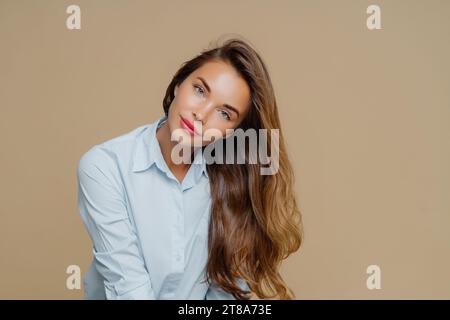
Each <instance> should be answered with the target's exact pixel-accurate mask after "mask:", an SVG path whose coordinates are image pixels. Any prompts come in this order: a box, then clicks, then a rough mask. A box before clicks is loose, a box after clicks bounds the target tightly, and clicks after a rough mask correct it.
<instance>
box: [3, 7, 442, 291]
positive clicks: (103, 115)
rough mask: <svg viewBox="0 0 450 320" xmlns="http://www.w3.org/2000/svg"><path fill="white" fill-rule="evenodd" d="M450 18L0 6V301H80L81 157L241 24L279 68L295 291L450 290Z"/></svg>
mask: <svg viewBox="0 0 450 320" xmlns="http://www.w3.org/2000/svg"><path fill="white" fill-rule="evenodd" d="M372 3H375V4H378V5H380V7H381V19H382V30H375V31H369V30H368V29H367V27H366V18H367V16H368V15H367V14H366V8H367V6H368V5H370V4H372ZM70 4H78V5H80V7H81V19H82V24H81V27H82V29H81V30H78V31H77V30H74V31H70V30H68V29H67V28H66V25H65V20H66V17H67V16H68V14H66V7H67V6H68V5H70ZM449 16H450V1H398V0H397V1H356V0H355V1H339V2H338V1H331V0H330V1H260V0H258V1H256V0H254V1H249V0H247V1H237V0H235V1H226V3H225V2H224V1H199V0H197V1H184V0H183V1H181V0H177V1H112V0H111V1H99V0H95V1H79V0H78V1H60V0H54V1H44V0H42V1H31V0H30V1H17V0H11V1H4V0H0V107H1V117H0V145H1V152H0V154H1V158H0V161H1V162H0V163H1V166H0V168H1V169H0V170H1V183H0V194H1V201H0V214H1V222H0V246H1V247H0V252H1V258H0V268H1V269H0V271H1V274H0V298H3V299H5V298H7V299H17V298H24V299H36V298H38V299H50V298H54V299H81V298H82V290H73V291H71V290H68V289H66V278H67V276H68V275H67V274H66V267H67V266H68V265H71V264H76V265H79V266H80V267H81V270H82V271H83V272H85V271H86V270H87V267H88V265H89V263H90V261H91V243H90V239H89V237H88V234H87V232H86V231H85V229H84V227H83V225H82V222H81V219H80V217H79V213H78V209H77V206H76V196H77V195H76V191H77V189H76V165H77V163H78V160H79V158H80V156H81V155H82V154H83V153H84V152H85V151H87V150H88V149H89V148H90V147H91V146H92V145H94V144H96V143H99V142H102V141H104V140H107V139H110V138H113V137H115V136H117V135H120V134H123V133H125V132H128V131H131V130H132V129H133V128H136V127H137V126H140V125H143V124H146V123H150V122H153V121H155V120H156V118H157V117H159V116H160V115H162V107H161V101H162V98H163V95H164V92H165V89H166V86H167V85H168V83H169V81H170V79H171V77H172V75H173V74H174V72H175V71H176V70H177V69H178V68H179V66H180V65H181V63H182V62H184V61H185V60H188V59H190V58H191V57H193V55H195V54H197V53H199V52H200V50H202V49H204V48H206V47H208V45H209V43H210V42H211V41H214V40H215V39H217V38H218V37H219V36H223V35H224V34H230V33H232V34H233V33H237V34H239V35H241V36H243V37H244V38H246V39H248V40H249V41H250V42H251V43H252V44H253V45H254V46H255V47H256V48H257V50H259V52H260V53H261V55H262V56H263V58H264V59H265V61H266V63H267V65H268V67H269V71H270V72H271V76H272V80H273V82H274V86H275V90H276V95H277V98H278V103H279V107H280V113H281V117H282V122H283V129H284V131H285V133H286V138H287V144H288V148H289V152H290V156H291V159H292V162H293V165H294V168H295V172H296V192H297V194H298V198H299V203H300V207H301V210H302V212H303V215H304V222H305V232H306V233H305V235H306V238H305V242H304V246H303V247H302V249H301V250H300V251H299V252H297V253H296V254H294V255H292V256H291V257H290V258H289V259H288V260H287V261H286V263H285V264H283V267H282V272H283V275H284V276H285V279H286V281H287V282H288V284H289V285H290V286H291V287H292V288H293V290H294V292H295V293H296V295H297V298H298V299H314V298H318V299H349V298H356V299H380V298H382V299H394V298H407V299H419V298H423V299H430V298H436V299H444V298H445V299H449V298H450V273H449V270H450V170H449V163H450V150H449V149H450V148H449V139H450V90H449V89H450V60H449V57H450V41H449V39H450V19H449ZM371 264H376V265H379V266H380V267H381V275H382V276H381V286H382V289H381V290H368V289H367V288H366V279H367V277H368V275H367V274H366V268H367V266H369V265H371Z"/></svg>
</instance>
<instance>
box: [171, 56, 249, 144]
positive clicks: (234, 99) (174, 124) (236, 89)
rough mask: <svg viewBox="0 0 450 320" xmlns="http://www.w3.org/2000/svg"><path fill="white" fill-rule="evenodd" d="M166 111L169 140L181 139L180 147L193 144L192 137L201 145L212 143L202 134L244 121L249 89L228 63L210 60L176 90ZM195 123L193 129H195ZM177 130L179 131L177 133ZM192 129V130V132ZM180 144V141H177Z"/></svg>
mask: <svg viewBox="0 0 450 320" xmlns="http://www.w3.org/2000/svg"><path fill="white" fill-rule="evenodd" d="M174 95H175V97H174V99H173V101H172V104H171V105H170V108H169V114H168V124H169V129H170V132H171V135H172V137H173V136H174V131H176V132H177V137H179V136H180V135H182V136H183V140H182V141H181V142H182V143H183V144H185V143H186V144H191V145H193V143H194V139H193V138H195V139H196V140H197V141H201V144H202V145H207V144H209V143H211V142H212V141H211V139H210V138H208V137H205V132H206V131H207V130H209V129H215V131H212V130H209V133H211V132H213V133H214V132H215V134H213V135H214V136H217V134H218V133H219V132H220V137H222V138H224V137H225V134H226V130H227V129H235V128H237V127H238V126H239V124H240V123H241V121H242V120H243V119H244V118H245V116H246V115H247V112H248V108H249V104H250V88H249V87H248V85H247V83H246V82H245V80H244V79H243V78H242V77H241V76H240V75H239V74H238V73H237V71H236V70H235V69H234V68H233V67H232V66H231V65H230V64H228V63H225V62H223V61H210V62H207V63H205V64H204V65H203V66H201V67H200V68H198V69H197V70H195V71H193V72H192V73H191V74H190V75H189V76H188V77H187V78H186V79H185V80H184V81H183V82H182V83H181V84H179V86H177V87H175V91H174ZM194 124H195V126H194ZM177 129H178V130H177ZM192 129H193V130H192ZM176 140H177V141H179V142H180V140H179V138H177V139H176Z"/></svg>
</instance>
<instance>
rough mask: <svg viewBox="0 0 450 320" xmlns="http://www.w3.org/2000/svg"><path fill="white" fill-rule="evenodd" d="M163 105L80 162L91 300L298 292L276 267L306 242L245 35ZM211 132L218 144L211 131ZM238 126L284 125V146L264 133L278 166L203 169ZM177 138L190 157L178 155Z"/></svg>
mask: <svg viewBox="0 0 450 320" xmlns="http://www.w3.org/2000/svg"><path fill="white" fill-rule="evenodd" d="M163 109H164V115H163V116H162V117H161V118H159V119H158V120H157V121H155V122H153V123H151V124H146V125H143V126H140V127H138V128H135V129H134V130H132V131H131V132H128V133H126V134H123V135H121V136H118V137H115V138H113V139H111V140H108V141H106V142H103V143H101V144H98V145H95V146H93V147H92V148H91V149H90V150H89V151H87V152H86V153H85V154H84V155H83V156H82V157H81V159H80V161H79V164H78V172H77V173H78V186H79V189H78V206H79V210H80V214H81V217H82V219H83V222H84V224H85V226H86V228H87V231H88V233H89V235H90V237H91V239H92V242H93V257H94V259H93V262H92V264H91V266H90V268H89V270H88V272H87V273H86V275H85V277H84V285H85V297H86V298H87V299H249V298H251V297H253V295H256V296H257V297H259V298H262V299H267V298H279V299H292V298H294V294H293V292H292V290H291V289H290V288H288V287H287V285H286V284H285V282H284V281H283V279H282V278H281V276H280V273H279V266H280V263H281V262H282V260H283V259H285V258H287V257H288V256H289V255H290V254H291V253H293V252H295V251H297V250H298V249H299V247H300V245H301V242H302V219H301V214H300V211H299V209H298V207H297V202H296V199H295V196H294V190H293V183H294V178H293V170H292V167H291V165H290V163H289V160H288V157H287V153H286V148H285V145H284V141H283V134H282V132H281V128H280V120H279V116H278V110H277V103H276V100H275V94H274V91H273V88H272V84H271V80H270V77H269V74H268V72H267V68H266V66H265V64H264V62H263V60H262V59H261V57H260V56H259V54H258V53H257V52H256V51H255V50H254V49H253V48H252V47H251V46H250V45H249V44H248V43H246V42H245V41H242V40H239V39H230V40H228V41H226V42H225V43H224V44H223V45H221V46H216V47H215V48H214V49H211V50H208V51H203V52H201V54H199V55H198V56H196V57H195V58H193V59H192V60H189V61H187V62H185V63H184V64H183V65H182V67H181V68H180V69H179V70H178V71H177V72H176V74H175V76H174V77H173V79H172V81H171V82H170V84H169V86H168V88H167V91H166V94H165V97H164V99H163ZM212 129H214V130H215V132H219V133H220V136H219V137H217V138H218V139H216V140H214V139H211V138H207V137H206V135H205V134H204V133H206V132H207V131H208V130H212ZM232 129H242V130H243V131H245V130H249V129H254V130H260V129H267V130H268V131H269V133H268V135H269V136H270V134H271V133H270V130H271V129H279V134H278V139H277V140H275V141H276V142H277V143H276V144H277V145H275V144H274V143H273V142H272V141H273V140H271V139H267V140H264V139H258V143H259V144H261V143H263V144H265V147H267V150H269V151H270V150H271V148H276V150H277V152H278V153H277V155H278V161H279V164H278V168H277V171H276V172H275V173H274V174H261V169H262V167H264V164H263V163H261V161H259V160H258V161H256V163H255V162H254V161H253V162H252V161H249V155H248V154H247V155H244V157H245V163H225V162H219V161H217V162H215V163H208V164H207V163H206V161H205V154H206V152H205V151H206V148H207V147H208V146H210V144H211V143H212V142H214V143H217V142H219V141H221V142H225V141H228V140H229V139H235V136H234V135H233V134H231V135H230V134H228V133H229V132H230V130H232ZM176 132H177V134H178V136H177V137H176V138H174V136H175V133H176ZM195 141H197V142H198V141H200V143H195ZM180 145H181V146H183V147H184V149H182V150H181V152H179V155H182V156H186V155H187V156H188V158H190V160H191V161H188V162H187V163H186V161H184V162H181V163H180V161H176V159H175V158H174V155H175V154H177V152H174V150H175V148H177V146H178V147H179V146H180ZM211 146H212V145H211ZM234 148H236V149H235V150H234V151H236V153H237V154H239V152H242V150H237V148H238V147H237V146H234ZM241 149H242V148H241ZM244 149H248V146H247V145H246V146H245V148H244ZM270 152H271V151H270ZM226 153H230V149H226V150H225V156H226Z"/></svg>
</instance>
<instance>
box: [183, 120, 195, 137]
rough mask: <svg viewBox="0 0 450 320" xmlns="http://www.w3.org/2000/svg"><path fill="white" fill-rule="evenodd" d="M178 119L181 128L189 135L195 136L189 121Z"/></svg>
mask: <svg viewBox="0 0 450 320" xmlns="http://www.w3.org/2000/svg"><path fill="white" fill-rule="evenodd" d="M180 118H181V120H180V125H181V127H183V128H184V129H186V130H187V131H188V132H189V133H190V134H191V135H195V134H196V132H195V130H194V125H193V124H192V123H190V122H189V120H186V119H184V118H183V117H181V116H180Z"/></svg>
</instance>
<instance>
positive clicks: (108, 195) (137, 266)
mask: <svg viewBox="0 0 450 320" xmlns="http://www.w3.org/2000/svg"><path fill="white" fill-rule="evenodd" d="M77 178H78V208H79V211H80V215H81V218H82V220H83V223H84V225H85V227H86V229H87V231H88V233H89V236H90V238H91V240H92V243H93V255H94V259H95V262H96V263H95V264H96V266H97V270H98V272H99V273H100V274H101V275H102V277H103V279H104V286H105V293H106V298H107V299H110V300H125V299H126V300H135V299H136V300H144V299H145V300H154V299H155V295H154V292H153V288H152V285H151V281H150V275H149V273H148V270H147V268H146V266H145V263H144V259H143V257H142V254H141V251H140V247H139V243H138V239H137V236H136V233H135V231H134V229H133V227H132V225H131V222H130V219H129V216H128V212H127V209H126V202H125V201H126V200H125V195H124V191H123V187H122V185H121V183H120V175H119V172H118V168H117V164H116V162H115V160H114V158H113V157H112V156H111V155H109V154H108V151H107V150H103V149H101V148H100V147H99V146H94V147H93V148H91V150H89V151H88V152H86V153H85V154H84V155H83V156H82V157H81V159H80V161H79V163H78V168H77Z"/></svg>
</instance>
